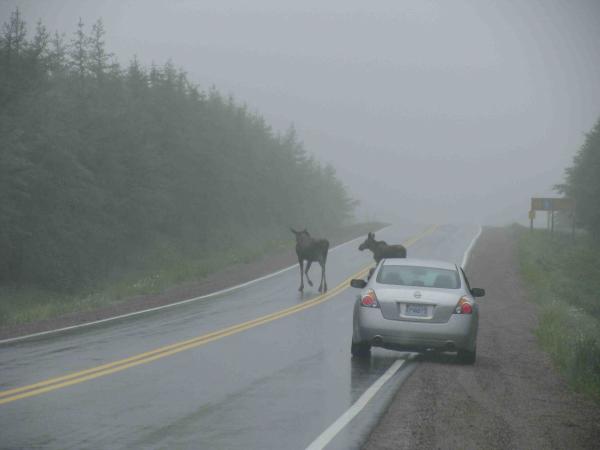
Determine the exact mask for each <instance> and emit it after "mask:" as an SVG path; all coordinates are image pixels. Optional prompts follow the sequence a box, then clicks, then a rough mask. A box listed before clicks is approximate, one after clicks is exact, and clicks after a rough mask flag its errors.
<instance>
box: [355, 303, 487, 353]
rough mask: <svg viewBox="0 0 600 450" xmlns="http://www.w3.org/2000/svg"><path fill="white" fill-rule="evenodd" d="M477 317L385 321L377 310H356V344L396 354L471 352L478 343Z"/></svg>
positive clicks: (471, 315)
mask: <svg viewBox="0 0 600 450" xmlns="http://www.w3.org/2000/svg"><path fill="white" fill-rule="evenodd" d="M477 326H478V317H477V313H475V314H468V315H467V314H465V315H461V314H453V315H452V316H451V317H450V320H448V322H446V323H425V322H409V321H401V320H388V319H385V318H384V317H383V316H382V314H381V311H380V310H379V309H376V308H359V311H358V320H357V323H355V328H354V337H353V340H354V341H355V342H369V343H370V344H371V345H373V346H375V347H383V348H391V349H398V350H414V351H421V350H426V349H434V350H441V351H455V350H472V349H474V348H475V340H476V339H477Z"/></svg>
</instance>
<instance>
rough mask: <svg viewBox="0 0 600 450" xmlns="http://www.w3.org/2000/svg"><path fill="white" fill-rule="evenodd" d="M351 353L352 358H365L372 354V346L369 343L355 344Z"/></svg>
mask: <svg viewBox="0 0 600 450" xmlns="http://www.w3.org/2000/svg"><path fill="white" fill-rule="evenodd" d="M350 351H351V352H352V356H356V357H357V358H365V357H367V356H369V355H370V354H371V345H370V344H369V343H368V342H353V343H352V347H351V349H350Z"/></svg>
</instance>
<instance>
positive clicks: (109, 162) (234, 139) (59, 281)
mask: <svg viewBox="0 0 600 450" xmlns="http://www.w3.org/2000/svg"><path fill="white" fill-rule="evenodd" d="M104 36H105V30H104V27H103V25H102V22H101V21H98V22H96V23H95V24H93V26H92V27H91V29H90V30H89V31H88V29H86V27H85V25H84V24H83V23H82V22H81V21H80V22H79V24H78V28H77V31H76V32H75V34H74V35H73V36H71V37H70V38H67V37H65V36H64V35H62V34H59V33H58V32H55V33H50V32H48V30H46V28H45V27H44V25H43V24H42V23H38V24H37V25H36V26H35V30H34V32H33V35H32V37H29V33H28V24H26V23H25V22H24V21H23V19H22V18H21V16H20V13H19V11H18V10H17V11H15V12H14V13H13V14H12V15H11V17H10V19H9V20H8V22H7V23H5V24H4V26H3V29H2V35H1V37H0V255H1V256H0V282H2V283H15V284H31V285H37V286H43V287H47V288H52V289H57V290H69V289H76V288H78V287H81V286H83V285H86V284H88V283H93V282H95V281H97V280H100V279H103V278H105V277H107V276H109V275H110V274H111V273H114V272H115V271H116V270H118V269H120V268H122V267H128V266H130V265H136V264H137V265H139V264H143V261H144V258H146V257H148V256H149V255H156V254H160V252H162V251H171V252H181V253H182V254H183V253H185V254H201V253H202V252H203V251H207V250H209V249H210V250H214V249H219V248H227V247H228V246H231V245H235V243H236V242H240V241H243V240H244V239H248V238H254V239H266V238H267V237H269V236H270V237H281V236H283V233H287V232H288V231H287V227H288V226H289V225H294V226H302V225H306V226H308V227H309V228H310V227H312V228H313V229H316V230H327V229H331V228H333V227H336V226H339V225H340V224H341V223H342V222H343V221H344V220H345V219H346V218H348V216H349V215H350V214H351V212H352V209H353V207H354V202H353V200H352V199H350V198H349V196H348V195H347V192H346V190H345V188H344V186H343V185H342V183H341V182H340V181H339V180H338V179H337V178H336V176H335V171H334V169H333V167H331V166H323V165H321V164H319V163H318V162H317V161H315V160H314V159H313V158H312V157H310V156H309V155H307V153H306V151H305V150H304V148H303V146H302V144H301V142H300V141H299V140H298V138H297V136H296V134H295V132H294V130H293V129H290V131H289V132H287V133H285V134H283V135H280V134H277V133H274V132H273V131H272V130H271V128H270V127H269V125H268V124H266V123H265V121H264V120H263V118H262V117H260V116H259V115H257V114H255V113H252V112H250V111H248V109H247V108H246V106H242V105H239V104H237V103H236V102H235V101H234V99H233V98H224V97H223V96H222V95H221V94H220V93H219V92H218V91H217V90H216V89H214V88H213V89H210V90H208V91H202V90H200V89H199V88H198V87H196V86H195V85H194V84H192V83H191V82H190V81H189V80H188V79H187V77H186V74H185V72H183V71H182V70H180V69H177V68H176V67H175V66H174V65H173V64H172V63H171V62H167V63H166V64H164V65H160V66H159V65H152V66H151V67H149V68H146V67H144V66H143V65H142V64H141V63H140V62H139V61H138V60H137V59H136V58H134V59H132V60H131V61H129V63H128V64H127V65H126V67H123V66H121V65H119V64H118V63H117V62H116V61H115V60H114V58H113V56H112V55H111V54H110V52H109V51H108V50H107V49H106V48H105V44H104Z"/></svg>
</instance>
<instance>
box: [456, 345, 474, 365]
mask: <svg viewBox="0 0 600 450" xmlns="http://www.w3.org/2000/svg"><path fill="white" fill-rule="evenodd" d="M476 359H477V348H474V349H473V351H471V350H459V351H458V361H459V362H461V363H462V364H475V360H476Z"/></svg>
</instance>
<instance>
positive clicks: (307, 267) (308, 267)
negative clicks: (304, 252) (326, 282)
mask: <svg viewBox="0 0 600 450" xmlns="http://www.w3.org/2000/svg"><path fill="white" fill-rule="evenodd" d="M311 264H312V261H311V260H308V261H306V270H304V273H305V274H306V281H308V285H309V286H311V287H312V285H313V283H312V281H310V278H308V269H310V265H311Z"/></svg>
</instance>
